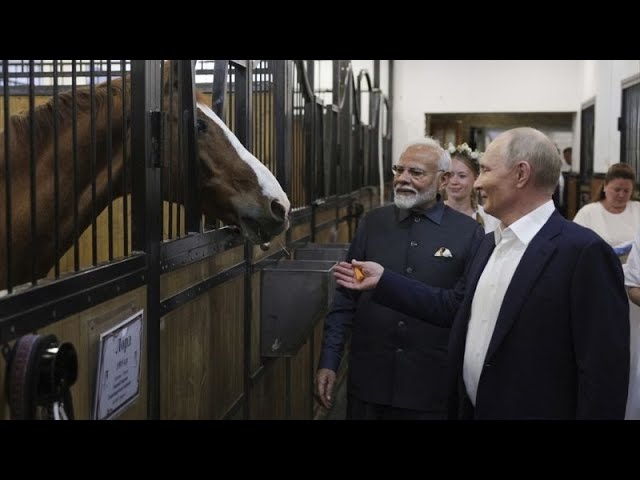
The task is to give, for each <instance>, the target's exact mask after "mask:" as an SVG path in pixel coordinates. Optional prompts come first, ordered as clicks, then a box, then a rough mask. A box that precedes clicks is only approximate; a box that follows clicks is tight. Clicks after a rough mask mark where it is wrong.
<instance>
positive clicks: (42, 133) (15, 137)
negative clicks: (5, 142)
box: [9, 78, 123, 152]
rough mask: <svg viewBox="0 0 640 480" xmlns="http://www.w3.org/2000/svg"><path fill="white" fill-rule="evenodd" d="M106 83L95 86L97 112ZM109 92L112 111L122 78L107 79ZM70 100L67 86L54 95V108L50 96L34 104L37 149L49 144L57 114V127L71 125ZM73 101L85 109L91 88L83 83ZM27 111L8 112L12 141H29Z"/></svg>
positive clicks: (119, 98)
mask: <svg viewBox="0 0 640 480" xmlns="http://www.w3.org/2000/svg"><path fill="white" fill-rule="evenodd" d="M108 93H109V92H108V90H107V83H106V82H104V83H100V84H98V85H96V87H95V96H94V98H95V102H96V103H95V105H96V112H99V111H100V109H101V108H102V107H104V106H105V105H106V103H107V101H108ZM111 93H112V102H113V111H114V113H117V112H116V108H122V107H121V102H122V96H123V87H122V78H116V79H115V80H113V81H112V82H111ZM73 103H74V97H73V94H72V91H71V90H68V91H65V92H62V93H60V94H59V95H58V97H57V109H54V97H52V98H50V99H49V100H48V101H47V102H46V103H44V104H42V105H38V106H37V107H35V108H34V110H33V126H34V135H35V140H36V152H39V151H40V150H41V148H42V147H43V146H45V145H50V144H51V143H50V142H52V140H53V134H54V120H55V117H56V115H57V119H58V129H59V131H62V130H63V129H65V128H69V127H71V124H72V122H73ZM75 103H76V108H77V112H78V113H80V112H89V111H90V109H91V89H90V88H89V86H87V85H83V86H81V87H79V88H78V89H77V90H76V95H75ZM30 123H31V121H30V115H29V111H28V110H25V111H22V112H19V113H17V114H15V115H12V116H11V118H10V121H9V124H10V128H11V130H10V131H11V135H12V137H11V138H12V143H13V145H29V142H30V132H31V125H30Z"/></svg>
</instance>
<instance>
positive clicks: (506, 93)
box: [393, 60, 584, 159]
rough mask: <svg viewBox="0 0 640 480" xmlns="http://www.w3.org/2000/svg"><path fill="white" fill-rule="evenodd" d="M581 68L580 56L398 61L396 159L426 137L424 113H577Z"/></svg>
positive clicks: (394, 112)
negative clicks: (409, 145) (412, 142)
mask: <svg viewBox="0 0 640 480" xmlns="http://www.w3.org/2000/svg"><path fill="white" fill-rule="evenodd" d="M583 68H584V65H583V61H581V60H395V61H394V92H393V93H394V108H393V158H398V157H399V156H400V153H401V152H400V149H401V148H402V146H403V145H404V144H405V143H406V142H408V141H410V140H411V139H415V138H421V137H422V136H424V127H425V125H424V114H425V113H490V112H575V111H577V110H579V103H580V93H581V88H580V86H581V85H582V73H583ZM575 156H576V155H575V152H574V159H575Z"/></svg>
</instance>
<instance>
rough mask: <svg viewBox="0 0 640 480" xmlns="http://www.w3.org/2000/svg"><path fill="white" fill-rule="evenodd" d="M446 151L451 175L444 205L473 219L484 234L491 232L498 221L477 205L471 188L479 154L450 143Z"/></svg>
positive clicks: (477, 171)
mask: <svg viewBox="0 0 640 480" xmlns="http://www.w3.org/2000/svg"><path fill="white" fill-rule="evenodd" d="M448 150H449V154H450V155H451V174H450V176H449V181H448V182H447V186H446V187H445V189H446V194H447V195H446V196H447V199H446V200H445V202H444V203H445V204H446V205H448V206H449V207H451V208H453V209H454V210H458V211H459V212H462V213H465V214H467V215H469V216H470V217H473V218H475V219H476V220H477V221H478V223H479V224H480V225H482V226H483V227H484V231H485V233H489V232H493V230H495V228H496V227H497V226H498V224H499V223H500V220H498V219H497V218H496V217H493V216H491V215H489V214H488V213H486V212H485V211H484V209H483V208H482V205H479V204H478V192H477V191H476V190H475V189H474V188H473V184H474V182H475V181H476V178H478V175H479V173H480V166H479V165H478V158H479V157H480V153H479V152H478V151H477V150H474V151H472V150H471V148H470V147H469V146H468V145H467V144H466V143H463V144H462V145H458V146H457V147H454V146H453V144H451V143H450V144H449V147H448Z"/></svg>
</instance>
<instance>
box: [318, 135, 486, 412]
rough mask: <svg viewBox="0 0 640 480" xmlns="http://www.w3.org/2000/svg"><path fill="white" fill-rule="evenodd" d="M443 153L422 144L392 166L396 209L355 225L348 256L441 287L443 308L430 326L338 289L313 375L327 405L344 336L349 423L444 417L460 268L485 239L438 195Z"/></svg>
mask: <svg viewBox="0 0 640 480" xmlns="http://www.w3.org/2000/svg"><path fill="white" fill-rule="evenodd" d="M450 170H451V158H450V157H449V153H448V152H447V151H446V150H444V149H442V148H441V147H440V145H439V144H438V142H437V141H435V140H433V139H431V138H426V139H423V140H420V141H419V142H414V143H412V144H410V145H409V146H408V147H407V148H406V149H405V150H404V152H403V153H402V155H401V156H400V159H399V160H398V163H397V164H396V165H394V166H393V172H394V178H393V191H394V204H393V205H387V206H383V207H380V208H376V209H374V210H372V211H371V212H369V213H368V214H367V216H366V217H365V218H364V220H362V221H361V223H360V225H359V227H358V232H357V234H356V236H355V238H354V239H353V242H352V243H351V246H350V248H349V252H348V256H347V258H361V259H368V260H374V261H376V262H379V263H380V264H382V265H384V266H385V267H386V268H388V269H389V270H393V271H395V272H398V275H401V276H406V277H407V278H412V279H415V280H416V281H418V282H427V283H429V284H430V285H434V286H435V287H439V289H438V290H439V293H438V295H437V297H438V301H439V302H441V304H442V305H443V308H442V309H441V311H440V312H438V314H434V316H438V317H439V323H440V325H432V324H429V323H426V322H422V321H420V320H418V319H416V318H412V317H410V316H408V315H404V314H402V313H399V312H396V311H393V310H391V309H389V308H387V307H383V306H382V305H379V304H376V303H374V302H372V301H371V293H370V292H352V291H350V290H348V289H345V288H342V287H339V288H337V289H336V292H335V296H334V300H333V304H332V305H331V308H330V310H329V313H328V314H327V316H326V319H325V325H324V336H323V342H322V350H321V355H320V360H319V365H318V371H317V373H316V388H317V393H318V397H319V400H320V402H321V404H322V405H323V406H324V407H326V408H330V406H331V403H332V398H333V390H334V386H335V380H336V372H337V370H338V367H339V365H340V361H341V358H342V355H343V353H344V349H345V343H346V340H347V337H348V335H349V333H351V344H350V353H349V369H348V382H347V419H352V420H369V419H443V418H445V417H446V398H447V385H446V379H447V376H446V371H447V344H448V341H449V327H448V325H450V324H451V321H452V319H453V316H454V315H455V312H456V310H457V308H458V305H459V303H460V300H461V299H462V295H463V291H464V279H463V272H464V270H465V268H466V267H467V266H468V264H469V262H470V261H471V258H472V257H473V254H474V252H475V249H476V248H477V246H478V244H479V242H480V240H481V239H482V237H483V236H484V231H483V230H482V228H481V226H480V225H479V224H478V223H477V222H476V221H474V220H473V219H472V218H471V217H469V216H467V215H463V214H462V213H460V212H458V211H456V210H453V209H451V208H449V207H447V206H446V205H445V204H444V202H443V201H442V199H441V198H440V195H439V194H438V191H439V190H440V189H441V188H442V187H443V186H444V184H445V183H446V181H447V177H448V176H449V172H450Z"/></svg>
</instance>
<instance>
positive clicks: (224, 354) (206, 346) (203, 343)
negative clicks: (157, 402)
mask: <svg viewBox="0 0 640 480" xmlns="http://www.w3.org/2000/svg"><path fill="white" fill-rule="evenodd" d="M242 282H243V278H242V277H236V278H235V279H233V280H231V281H229V282H226V283H225V284H224V285H221V286H219V287H216V288H215V289H212V290H210V291H209V292H207V293H205V294H202V295H200V296H198V297H196V298H195V299H194V300H192V301H191V302H189V303H188V304H186V305H183V306H181V307H179V308H178V309H176V310H174V311H173V312H171V313H169V314H168V315H165V316H164V317H163V318H162V321H161V366H162V368H161V379H160V382H161V390H162V393H161V418H163V419H217V418H222V416H223V415H224V414H225V413H226V412H227V411H228V410H229V409H230V408H231V406H232V405H233V403H234V401H235V400H236V399H237V398H238V396H239V395H240V394H241V393H242V391H243V361H244V360H243V353H242V352H243V348H244V344H243V338H244V324H243V318H244V317H243V316H244V302H243V296H242V295H238V294H237V291H238V289H240V290H242Z"/></svg>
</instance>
